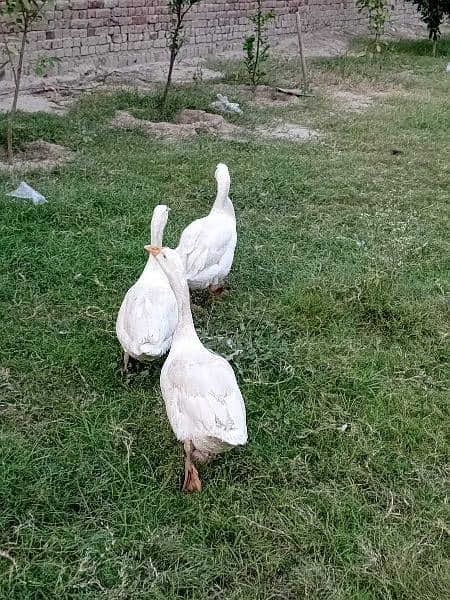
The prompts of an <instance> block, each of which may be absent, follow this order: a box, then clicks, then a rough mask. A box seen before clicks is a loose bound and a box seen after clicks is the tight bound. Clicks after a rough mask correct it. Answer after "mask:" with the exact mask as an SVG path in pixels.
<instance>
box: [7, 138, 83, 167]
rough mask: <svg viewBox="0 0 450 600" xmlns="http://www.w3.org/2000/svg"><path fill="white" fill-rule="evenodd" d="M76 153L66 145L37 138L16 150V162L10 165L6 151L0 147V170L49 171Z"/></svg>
mask: <svg viewBox="0 0 450 600" xmlns="http://www.w3.org/2000/svg"><path fill="white" fill-rule="evenodd" d="M73 156H74V154H73V152H72V151H71V150H69V149H68V148H66V147H65V146H60V145H59V144H50V143H49V142H46V141H44V140H36V141H34V142H30V143H28V144H25V146H24V147H23V149H22V150H21V151H19V152H16V154H15V156H14V164H13V166H10V165H9V164H8V162H7V160H6V152H5V150H4V149H3V148H0V170H2V171H11V170H13V171H22V170H23V171H25V170H26V171H30V170H33V169H39V170H44V171H49V170H52V169H54V168H55V167H57V166H58V165H60V164H62V163H64V162H66V161H68V160H70V159H71V158H73Z"/></svg>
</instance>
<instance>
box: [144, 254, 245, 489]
mask: <svg viewBox="0 0 450 600" xmlns="http://www.w3.org/2000/svg"><path fill="white" fill-rule="evenodd" d="M146 249H147V250H148V251H149V252H150V253H151V254H153V256H155V257H156V260H157V261H158V262H159V264H160V265H161V267H162V269H163V270H164V272H165V273H166V275H167V278H168V280H169V282H170V285H171V286H172V289H173V292H174V294H175V298H176V299H177V306H178V314H179V320H178V325H177V327H176V329H175V333H174V336H173V340H172V346H171V348H170V352H169V355H168V357H167V359H166V361H165V363H164V366H163V368H162V371H161V379H160V382H161V391H162V395H163V398H164V402H165V405H166V411H167V416H168V418H169V422H170V425H171V426H172V429H173V431H174V433H175V435H176V437H177V439H178V440H180V441H181V442H183V444H184V451H185V454H186V461H185V477H184V484H183V490H186V491H189V492H191V491H200V490H201V481H200V478H199V476H198V472H197V469H196V468H195V466H194V464H193V463H194V462H195V461H197V462H205V461H206V460H208V459H209V458H212V457H214V456H215V455H217V454H220V453H222V452H225V451H227V450H230V449H231V448H233V447H234V446H239V445H242V444H245V443H246V441H247V425H246V418H245V405H244V400H243V398H242V394H241V392H240V390H239V387H238V384H237V382H236V377H235V375H234V372H233V369H232V368H231V366H230V365H229V363H228V362H227V361H226V360H225V359H224V358H222V357H221V356H219V355H217V354H214V353H213V352H211V351H210V350H208V349H207V348H205V347H204V346H203V344H202V343H201V341H200V340H199V338H198V336H197V333H196V331H195V327H194V323H193V321H192V314H191V309H190V300H189V288H188V285H187V282H186V275H185V273H184V269H183V265H182V264H181V260H180V257H179V255H178V254H177V252H175V251H174V250H171V249H170V248H155V247H154V246H146Z"/></svg>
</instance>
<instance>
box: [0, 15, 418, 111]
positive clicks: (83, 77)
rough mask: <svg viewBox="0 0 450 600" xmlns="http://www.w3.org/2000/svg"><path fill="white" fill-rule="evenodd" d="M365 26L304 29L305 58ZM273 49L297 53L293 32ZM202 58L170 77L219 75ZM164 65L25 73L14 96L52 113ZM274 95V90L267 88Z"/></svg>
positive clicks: (394, 32) (347, 40)
mask: <svg viewBox="0 0 450 600" xmlns="http://www.w3.org/2000/svg"><path fill="white" fill-rule="evenodd" d="M363 33H364V30H363V29H361V30H343V29H342V30H341V29H340V30H336V29H331V28H327V29H321V30H316V31H310V32H306V33H305V34H304V49H305V55H306V57H310V58H312V57H326V56H339V55H342V54H348V53H350V45H351V41H352V39H354V37H355V36H357V35H362V34H363ZM424 35H425V28H424V26H423V25H422V24H420V23H416V24H413V25H411V24H410V25H395V26H390V27H388V29H387V33H386V38H387V39H393V38H397V37H418V36H424ZM273 52H274V54H275V55H278V56H293V55H297V53H298V42H297V37H296V36H287V37H284V38H282V39H280V40H278V41H276V42H274V44H273ZM241 55H242V51H241V50H236V51H231V52H224V53H219V54H217V55H216V57H217V58H236V57H238V56H241ZM206 62H207V61H206V59H203V58H195V59H189V60H181V61H179V62H178V63H177V64H176V66H175V69H174V74H173V80H174V82H179V83H183V82H190V81H193V80H194V79H195V78H199V79H202V80H203V81H207V80H211V79H215V78H219V77H220V76H221V73H220V72H218V71H214V70H212V69H209V68H208V67H207V66H206ZM166 68H167V65H166V64H165V63H148V64H144V65H134V66H132V67H127V68H123V69H116V70H112V71H105V70H104V69H99V68H97V69H96V68H95V67H94V66H93V65H85V66H84V67H83V68H81V69H80V70H78V71H77V72H73V73H68V74H66V75H56V76H52V77H45V78H37V77H33V76H27V77H25V78H24V80H23V85H22V93H21V96H20V99H19V110H23V111H25V112H38V111H43V112H54V113H60V114H61V113H64V112H66V111H67V109H68V108H69V106H70V105H71V104H72V103H73V102H74V101H75V100H76V99H77V98H78V97H79V96H80V95H81V94H82V93H83V92H84V91H86V90H92V89H95V88H97V87H102V88H103V89H105V88H106V89H115V88H117V87H123V86H124V85H126V84H129V83H132V85H133V86H134V87H136V86H137V87H138V88H140V89H142V90H146V91H151V90H152V89H154V87H155V84H156V83H160V82H162V81H164V80H165V73H166ZM11 93H12V82H7V81H3V82H2V86H1V89H0V112H6V111H7V110H9V107H10V104H11ZM272 94H273V92H272ZM255 101H256V102H258V103H260V104H264V103H265V102H266V103H270V104H272V106H274V105H276V104H277V103H279V105H283V104H285V103H289V102H295V99H293V98H291V97H282V96H277V97H276V98H274V97H267V96H265V92H264V90H263V89H261V91H260V92H259V97H258V96H257V98H256V100H255ZM365 102H366V101H365V100H362V99H361V100H357V99H355V98H353V99H350V100H349V102H348V106H349V107H351V106H354V107H356V105H357V104H359V106H358V110H360V109H363V108H364V103H365Z"/></svg>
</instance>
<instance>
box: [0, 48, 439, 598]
mask: <svg viewBox="0 0 450 600" xmlns="http://www.w3.org/2000/svg"><path fill="white" fill-rule="evenodd" d="M425 50H426V52H425ZM428 52H429V47H428V46H425V45H423V44H421V43H410V42H408V43H406V42H405V43H398V44H397V45H395V46H393V47H391V49H390V50H389V51H388V52H386V53H385V54H384V55H383V56H381V57H376V58H375V59H370V58H369V57H367V56H365V57H359V58H337V59H332V60H331V59H330V60H317V61H315V62H313V63H312V66H311V68H312V77H313V81H314V82H315V84H316V89H317V90H318V92H317V95H316V96H315V97H313V98H304V99H301V100H300V101H299V103H298V104H297V105H290V106H287V107H285V108H283V107H281V108H280V107H275V108H267V107H265V108H264V107H255V106H252V105H250V103H249V98H248V96H246V95H245V92H243V91H242V89H241V88H239V89H238V88H236V93H235V94H229V95H230V96H231V97H232V99H233V100H234V99H235V98H237V99H238V100H240V101H241V102H242V106H243V110H244V115H243V116H241V117H239V116H238V117H233V121H234V122H235V123H237V124H238V125H242V126H247V127H252V126H253V125H254V124H256V123H261V122H264V121H267V122H270V121H271V120H273V119H283V120H284V121H289V122H294V123H295V122H296V123H299V124H302V125H306V126H308V127H313V128H315V129H318V130H320V131H321V132H323V133H324V134H325V135H324V137H323V138H321V139H320V140H318V141H315V142H309V143H294V142H288V141H282V140H281V141H263V140H261V139H257V140H253V141H252V140H247V141H224V140H221V139H218V138H214V137H211V136H206V135H205V136H199V137H197V138H196V139H193V140H182V141H180V142H179V143H166V142H163V141H157V140H154V139H151V138H149V137H148V136H146V135H144V134H141V133H139V132H136V131H134V132H126V131H117V130H113V129H109V128H107V127H106V124H107V121H108V119H109V118H110V116H111V115H112V114H113V112H114V110H115V109H116V108H121V109H128V110H131V111H132V112H134V114H135V115H136V116H145V117H146V118H155V109H154V99H153V98H152V97H144V96H140V95H139V94H137V93H135V92H126V91H124V92H118V93H116V94H114V95H109V96H106V95H104V96H101V95H95V96H86V98H84V100H82V101H81V103H79V104H78V105H76V106H75V107H74V108H73V110H72V111H71V112H70V113H69V114H68V115H66V116H64V117H58V116H52V115H44V114H39V115H34V116H31V115H28V116H27V115H21V117H20V130H19V133H18V135H19V136H20V139H21V140H26V139H35V138H37V137H44V138H45V139H46V140H47V141H56V142H59V143H62V144H65V145H67V146H69V147H70V148H71V149H73V150H74V151H76V159H75V160H74V161H73V162H71V163H69V164H67V165H66V166H64V167H61V168H59V169H58V170H57V171H56V172H54V173H53V174H44V173H34V174H26V175H24V176H23V177H22V176H19V175H16V176H14V177H11V178H10V177H8V176H5V175H2V176H0V196H1V198H2V201H1V207H2V210H1V216H0V231H1V239H0V250H1V286H0V306H1V314H2V317H3V318H2V320H1V324H0V339H1V347H0V366H1V370H0V427H1V437H0V468H1V471H0V507H1V508H0V598H1V599H2V600H3V599H8V600H28V599H30V600H31V599H33V600H34V599H36V600H37V599H40V600H50V599H58V600H63V599H77V600H78V599H80V600H88V599H89V600H91V599H92V600H94V599H95V600H97V599H111V600H117V599H124V600H137V599H142V600H149V599H151V600H153V599H155V600H175V599H181V598H184V599H191V600H207V599H208V600H209V599H213V598H216V599H224V600H272V599H275V598H280V599H284V600H287V599H289V600H297V599H301V598H305V599H306V598H308V599H319V598H320V599H326V600H328V599H333V600H344V599H345V600H350V599H352V600H353V599H354V600H356V599H358V600H386V599H393V600H394V599H395V600H399V599H405V600H417V599H421V600H422V599H425V598H427V599H428V598H429V599H430V600H431V599H433V600H441V599H442V600H444V599H446V598H448V594H449V589H450V554H449V551H450V545H449V534H450V499H449V490H450V477H449V475H450V467H449V464H450V460H449V459H450V456H449V454H450V453H449V448H450V445H449V443H450V414H449V413H450V410H449V404H450V403H449V387H450V386H449V369H448V359H449V328H448V312H449V310H448V309H449V296H450V292H449V287H448V278H449V273H450V261H449V202H448V201H449V190H450V171H449V156H450V105H449V97H450V74H449V73H446V72H445V65H446V63H447V60H446V59H445V58H443V57H441V58H438V59H432V58H430V57H429V56H428V55H427V54H426V53H428ZM441 52H442V53H444V54H445V53H447V54H450V42H449V41H448V40H446V41H443V42H442V44H441ZM227 69H228V71H227V76H226V81H227V82H228V83H230V82H233V81H234V79H235V78H234V75H233V73H234V70H233V69H234V68H233V67H232V66H228V67H227ZM297 73H298V65H297V64H296V63H294V62H289V61H287V62H286V63H285V64H284V65H279V64H278V65H276V64H274V65H272V68H271V70H270V72H269V77H270V78H274V77H275V75H276V81H277V82H278V83H279V84H284V85H286V84H292V83H295V78H296V76H297ZM215 86H216V87H215ZM217 89H220V86H219V88H217V84H214V83H205V84H204V85H203V86H202V87H200V88H199V87H194V88H186V89H179V90H178V91H177V92H176V94H175V95H174V99H173V101H172V103H173V108H174V109H175V108H176V106H181V105H189V106H191V107H197V108H205V107H206V106H207V104H208V102H209V101H210V100H211V98H212V96H213V95H214V92H215V91H217ZM336 89H339V90H352V91H353V92H355V91H356V92H358V93H363V92H364V93H368V92H369V91H373V90H376V91H378V92H383V95H379V96H378V97H377V98H376V99H375V101H374V103H373V105H372V106H369V107H368V108H366V109H365V110H363V111H360V112H352V111H349V110H346V109H345V107H343V106H342V105H341V104H339V103H338V102H337V100H336V99H335V97H333V96H332V95H330V93H331V92H330V90H336ZM0 135H2V136H3V135H4V121H2V124H1V125H0ZM392 150H398V151H400V152H399V153H396V154H393V153H392ZM219 161H223V162H226V163H227V164H228V165H229V168H230V172H231V176H232V194H231V197H232V199H233V201H234V205H235V209H236V214H237V220H238V247H237V252H236V257H235V263H234V266H233V270H232V273H231V276H230V279H229V283H230V286H231V289H230V291H229V293H228V294H227V295H226V296H225V297H224V298H223V299H222V300H219V301H217V300H216V301H214V302H213V301H211V300H209V299H208V298H206V297H205V298H203V300H202V305H201V308H199V309H198V310H197V311H196V312H195V314H194V319H195V322H196V325H197V329H198V331H199V335H200V337H201V339H202V340H203V341H204V343H205V344H206V345H207V346H208V347H210V348H211V349H214V350H216V351H218V352H220V353H221V354H223V355H225V356H228V357H230V360H231V362H232V365H233V367H234V369H235V371H236V374H237V376H238V381H239V383H240V386H241V389H242V392H243V395H244V397H245V399H246V404H247V417H248V427H249V443H248V445H247V446H246V447H244V448H241V449H238V450H234V451H233V452H231V453H229V454H228V455H226V456H224V457H223V458H221V459H220V460H218V461H216V462H215V463H213V464H211V465H210V466H207V467H204V468H203V469H202V476H203V483H204V491H203V492H202V493H201V494H200V495H191V496H188V495H183V494H182V493H180V491H179V486H180V482H181V477H182V473H183V458H182V450H181V448H180V447H179V446H178V444H177V443H176V441H175V440H174V437H173V434H172V432H171V430H170V427H169V425H168V422H167V420H166V417H165V411H164V407H163V405H162V399H161V394H160V390H159V370H158V368H157V367H151V368H145V369H141V370H140V371H139V372H138V373H137V374H136V375H135V376H134V378H133V379H132V381H131V382H130V383H128V384H127V383H126V382H124V381H123V380H122V378H121V376H120V372H119V368H118V365H119V356H120V352H119V346H118V342H117V341H116V338H115V329H114V327H115V318H116V315H117V311H118V308H119V306H120V303H121V300H122V298H123V295H124V293H125V291H126V290H127V289H128V287H129V286H130V285H131V284H132V283H133V282H134V281H135V279H136V278H137V276H138V275H139V274H140V272H141V270H142V268H143V265H144V262H145V260H146V254H145V252H144V250H143V245H144V244H145V243H147V242H148V240H149V219H150V215H151V212H152V210H153V207H154V205H155V204H156V203H167V204H168V205H169V206H170V207H171V208H172V212H171V215H170V219H169V223H168V226H167V229H166V242H167V243H168V245H170V246H174V245H175V244H176V243H177V239H178V236H179V234H180V232H181V230H182V228H183V227H184V226H185V225H186V224H187V223H188V222H190V221H191V220H192V219H194V218H197V217H198V216H201V215H204V214H206V213H207V211H208V210H209V208H210V206H211V203H212V201H213V198H214V192H215V182H214V178H213V173H214V168H215V165H216V163H217V162H219ZM22 178H24V179H26V181H27V182H28V183H30V184H31V185H33V186H34V187H35V188H36V189H37V190H38V191H40V192H41V193H42V194H44V195H46V196H47V197H48V200H49V202H48V204H46V205H43V206H39V207H33V206H31V205H30V204H28V203H26V202H25V201H22V200H16V199H13V198H8V197H6V196H5V195H4V193H5V192H7V191H10V190H12V189H14V187H16V185H17V183H18V182H19V181H20V180H21V179H22Z"/></svg>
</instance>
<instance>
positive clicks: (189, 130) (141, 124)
mask: <svg viewBox="0 0 450 600" xmlns="http://www.w3.org/2000/svg"><path fill="white" fill-rule="evenodd" d="M109 125H110V127H117V128H119V129H140V130H141V131H144V132H145V133H148V134H149V135H154V136H155V137H159V138H164V139H167V140H169V141H174V140H177V139H179V138H185V137H192V136H194V135H197V134H199V133H211V134H213V135H219V136H220V137H223V138H226V139H230V138H234V137H235V136H236V134H237V132H238V131H239V127H237V126H236V125H233V124H232V123H228V121H226V120H225V119H224V118H223V117H222V116H221V115H215V114H212V113H208V112H205V111H204V110H190V109H185V110H183V111H181V113H180V114H179V115H178V117H177V119H176V122H175V123H168V122H166V121H161V122H157V123H154V122H152V121H145V120H143V119H136V118H135V117H133V115H131V114H130V113H129V112H127V111H117V112H116V114H115V116H114V118H113V119H112V120H111V121H110V123H109Z"/></svg>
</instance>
